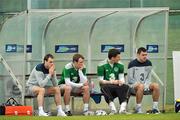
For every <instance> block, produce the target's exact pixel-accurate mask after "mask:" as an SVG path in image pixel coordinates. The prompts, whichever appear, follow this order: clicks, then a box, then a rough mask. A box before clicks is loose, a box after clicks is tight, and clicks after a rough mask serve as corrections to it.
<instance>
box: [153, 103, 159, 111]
mask: <svg viewBox="0 0 180 120" xmlns="http://www.w3.org/2000/svg"><path fill="white" fill-rule="evenodd" d="M152 108H153V109H157V110H158V102H153V107H152Z"/></svg>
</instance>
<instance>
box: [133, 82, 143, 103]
mask: <svg viewBox="0 0 180 120" xmlns="http://www.w3.org/2000/svg"><path fill="white" fill-rule="evenodd" d="M135 91H136V103H137V104H141V102H142V99H143V92H144V85H143V84H137V85H136V86H135Z"/></svg>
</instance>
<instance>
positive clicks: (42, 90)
mask: <svg viewBox="0 0 180 120" xmlns="http://www.w3.org/2000/svg"><path fill="white" fill-rule="evenodd" d="M33 92H34V93H35V94H36V95H37V102H38V107H42V106H43V103H44V94H45V88H41V87H38V86H34V87H33Z"/></svg>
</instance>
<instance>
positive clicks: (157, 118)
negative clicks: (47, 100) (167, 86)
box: [0, 112, 180, 120]
mask: <svg viewBox="0 0 180 120" xmlns="http://www.w3.org/2000/svg"><path fill="white" fill-rule="evenodd" d="M39 119H43V120H180V113H174V112H173V113H172V112H169V113H161V114H130V115H107V116H71V117H57V116H52V117H38V116H32V117H31V116H0V120H39Z"/></svg>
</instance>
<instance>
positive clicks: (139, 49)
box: [137, 47, 147, 54]
mask: <svg viewBox="0 0 180 120" xmlns="http://www.w3.org/2000/svg"><path fill="white" fill-rule="evenodd" d="M141 52H147V50H146V48H144V47H140V48H138V50H137V54H140V53H141Z"/></svg>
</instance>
